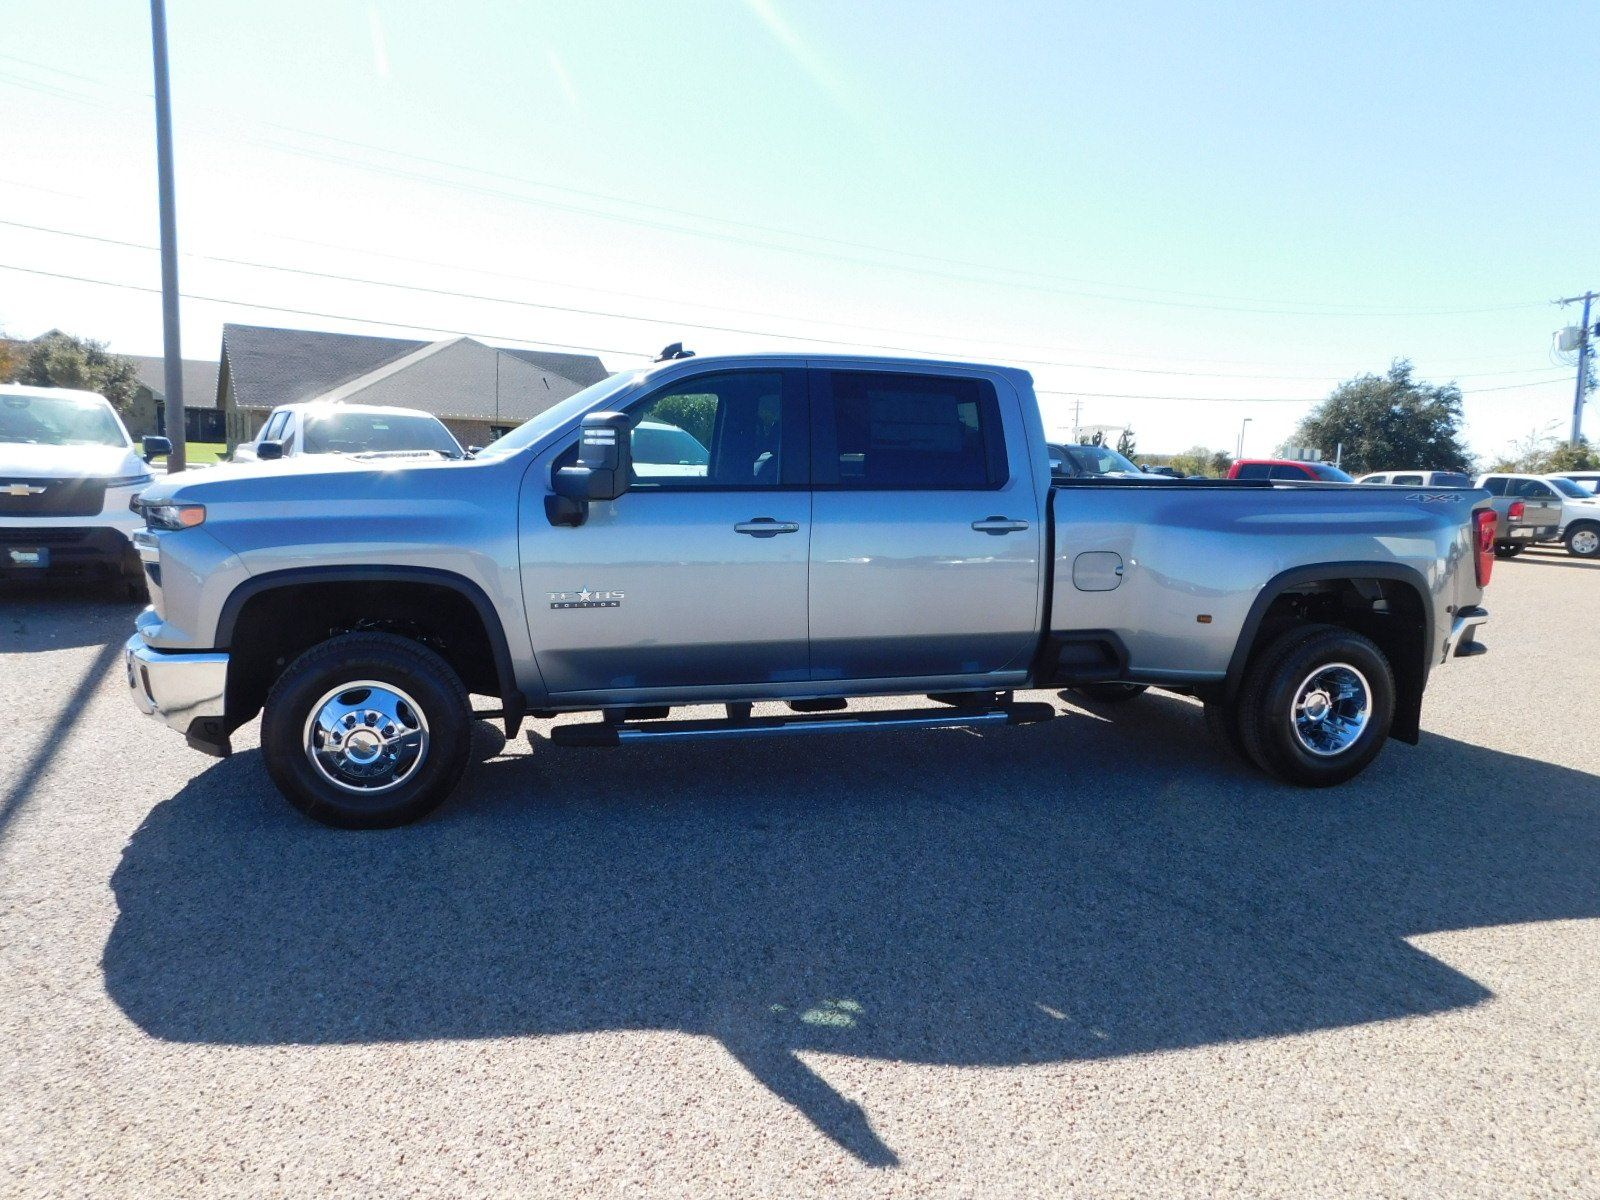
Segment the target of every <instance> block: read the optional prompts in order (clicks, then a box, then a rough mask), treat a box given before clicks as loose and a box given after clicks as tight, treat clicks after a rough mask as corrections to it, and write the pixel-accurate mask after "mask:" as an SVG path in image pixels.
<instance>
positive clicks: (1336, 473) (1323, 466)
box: [1305, 463, 1355, 483]
mask: <svg viewBox="0 0 1600 1200" xmlns="http://www.w3.org/2000/svg"><path fill="white" fill-rule="evenodd" d="M1305 465H1306V466H1308V467H1310V468H1311V470H1312V473H1313V474H1315V475H1316V477H1317V478H1318V479H1321V480H1323V481H1325V482H1327V483H1354V482H1355V479H1354V478H1353V477H1352V476H1349V475H1346V474H1345V473H1344V472H1343V471H1341V470H1339V468H1338V467H1330V466H1329V465H1328V464H1327V463H1306V464H1305Z"/></svg>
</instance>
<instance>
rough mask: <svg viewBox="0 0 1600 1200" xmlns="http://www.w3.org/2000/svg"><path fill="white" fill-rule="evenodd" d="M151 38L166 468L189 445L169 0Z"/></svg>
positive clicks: (156, 5)
mask: <svg viewBox="0 0 1600 1200" xmlns="http://www.w3.org/2000/svg"><path fill="white" fill-rule="evenodd" d="M150 43H151V49H152V51H153V53H154V57H155V71H156V180H157V190H158V191H159V193H160V204H161V331H162V349H163V350H164V352H165V354H166V378H167V409H166V417H167V421H166V424H167V438H168V440H170V441H171V442H172V453H171V454H170V455H169V456H168V457H167V470H168V471H169V472H172V471H181V470H183V468H184V466H185V465H186V460H187V450H188V445H187V443H186V440H185V438H184V427H183V352H182V350H181V349H180V348H179V345H178V217H177V212H176V210H175V207H174V204H173V186H172V96H171V93H170V91H169V90H168V86H167V5H166V0H150Z"/></svg>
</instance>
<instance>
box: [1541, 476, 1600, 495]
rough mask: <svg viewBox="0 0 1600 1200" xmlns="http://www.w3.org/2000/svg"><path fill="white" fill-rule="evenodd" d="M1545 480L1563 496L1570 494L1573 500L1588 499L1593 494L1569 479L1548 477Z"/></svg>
mask: <svg viewBox="0 0 1600 1200" xmlns="http://www.w3.org/2000/svg"><path fill="white" fill-rule="evenodd" d="M1546 482H1547V483H1549V485H1550V486H1551V487H1553V488H1555V489H1556V491H1558V492H1560V493H1561V494H1562V495H1563V496H1570V497H1572V499H1574V500H1588V499H1590V498H1591V497H1592V496H1593V495H1594V493H1593V492H1588V491H1585V490H1584V489H1583V488H1581V487H1579V486H1578V485H1577V484H1575V483H1573V482H1572V480H1570V479H1550V480H1546Z"/></svg>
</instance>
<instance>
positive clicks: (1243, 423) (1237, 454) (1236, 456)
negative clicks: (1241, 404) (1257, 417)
mask: <svg viewBox="0 0 1600 1200" xmlns="http://www.w3.org/2000/svg"><path fill="white" fill-rule="evenodd" d="M1248 424H1250V418H1249V417H1246V418H1245V419H1244V420H1243V421H1241V422H1240V423H1239V447H1238V449H1237V450H1236V451H1235V452H1234V455H1233V457H1234V461H1235V462H1237V461H1238V460H1239V459H1241V458H1243V457H1244V427H1245V426H1246V425H1248Z"/></svg>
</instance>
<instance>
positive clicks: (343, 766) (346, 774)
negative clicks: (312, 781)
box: [304, 679, 428, 796]
mask: <svg viewBox="0 0 1600 1200" xmlns="http://www.w3.org/2000/svg"><path fill="white" fill-rule="evenodd" d="M304 745H305V751H306V758H308V759H309V760H310V761H311V765H312V766H313V767H315V768H316V770H317V773H318V774H320V775H321V776H322V777H323V778H324V779H326V780H327V781H328V782H329V783H331V784H333V785H334V786H335V787H339V788H343V789H344V790H345V791H347V792H357V793H360V794H362V795H369V796H370V795H376V794H377V793H379V792H387V791H389V790H391V789H393V788H397V787H399V786H400V785H401V784H402V783H404V782H405V781H406V780H408V779H410V778H411V777H412V776H413V775H415V774H416V773H417V770H418V769H419V768H420V767H421V766H422V764H423V762H424V760H426V758H427V757H428V719H427V718H426V717H425V716H423V714H422V709H421V708H420V707H418V705H417V702H416V701H415V700H413V699H412V698H411V697H410V696H408V695H406V694H405V693H404V692H402V691H401V690H400V689H399V688H397V687H395V686H393V685H392V684H387V683H378V682H376V681H375V680H371V679H361V680H356V681H354V682H351V683H343V684H340V685H339V686H338V687H336V688H334V689H333V690H332V691H330V692H328V693H327V694H326V695H324V696H323V697H322V699H320V700H318V701H317V702H316V703H315V704H313V705H312V706H311V715H310V716H309V717H307V718H306V725H305V736H304Z"/></svg>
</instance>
